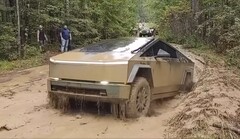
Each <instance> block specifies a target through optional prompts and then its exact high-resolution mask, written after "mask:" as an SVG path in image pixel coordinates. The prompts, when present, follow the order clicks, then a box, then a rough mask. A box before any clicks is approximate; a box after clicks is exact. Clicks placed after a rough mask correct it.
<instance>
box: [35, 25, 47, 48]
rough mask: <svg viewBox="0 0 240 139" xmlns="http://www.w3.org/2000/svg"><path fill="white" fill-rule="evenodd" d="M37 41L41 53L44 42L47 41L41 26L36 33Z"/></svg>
mask: <svg viewBox="0 0 240 139" xmlns="http://www.w3.org/2000/svg"><path fill="white" fill-rule="evenodd" d="M37 41H38V43H39V49H40V51H42V48H43V47H44V46H45V44H46V41H48V38H47V35H46V34H45V31H44V29H43V26H42V25H40V26H39V29H38V31H37Z"/></svg>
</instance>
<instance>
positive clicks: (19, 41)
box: [16, 0, 21, 57]
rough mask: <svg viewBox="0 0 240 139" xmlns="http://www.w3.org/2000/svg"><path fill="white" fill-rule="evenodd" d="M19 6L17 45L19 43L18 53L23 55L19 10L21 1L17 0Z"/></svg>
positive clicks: (18, 12)
mask: <svg viewBox="0 0 240 139" xmlns="http://www.w3.org/2000/svg"><path fill="white" fill-rule="evenodd" d="M16 6H17V23H18V25H17V26H18V36H17V45H18V55H19V57H21V26H20V11H19V2H18V0H16Z"/></svg>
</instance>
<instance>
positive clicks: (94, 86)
mask: <svg viewBox="0 0 240 139" xmlns="http://www.w3.org/2000/svg"><path fill="white" fill-rule="evenodd" d="M130 91H131V86H130V85H125V84H106V85H103V84H101V83H93V82H80V81H68V80H53V79H48V92H49V93H54V94H55V95H57V96H68V97H71V98H79V99H83V100H87V101H101V102H111V103H119V102H122V101H126V100H128V99H129V97H130Z"/></svg>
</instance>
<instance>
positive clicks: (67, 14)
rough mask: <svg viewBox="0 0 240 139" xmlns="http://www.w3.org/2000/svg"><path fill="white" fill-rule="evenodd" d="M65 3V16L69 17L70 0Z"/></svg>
mask: <svg viewBox="0 0 240 139" xmlns="http://www.w3.org/2000/svg"><path fill="white" fill-rule="evenodd" d="M65 3H66V15H65V16H66V17H67V18H68V17H69V0H66V1H65Z"/></svg>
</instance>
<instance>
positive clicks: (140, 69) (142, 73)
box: [127, 64, 154, 88]
mask: <svg viewBox="0 0 240 139" xmlns="http://www.w3.org/2000/svg"><path fill="white" fill-rule="evenodd" d="M136 77H144V78H146V79H147V81H148V83H149V85H150V87H151V88H153V87H154V85H153V77H152V69H151V67H150V66H149V65H142V64H136V65H134V66H133V68H132V71H131V73H130V75H129V77H128V81H127V83H128V84H131V83H133V82H134V79H135V78H136Z"/></svg>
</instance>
